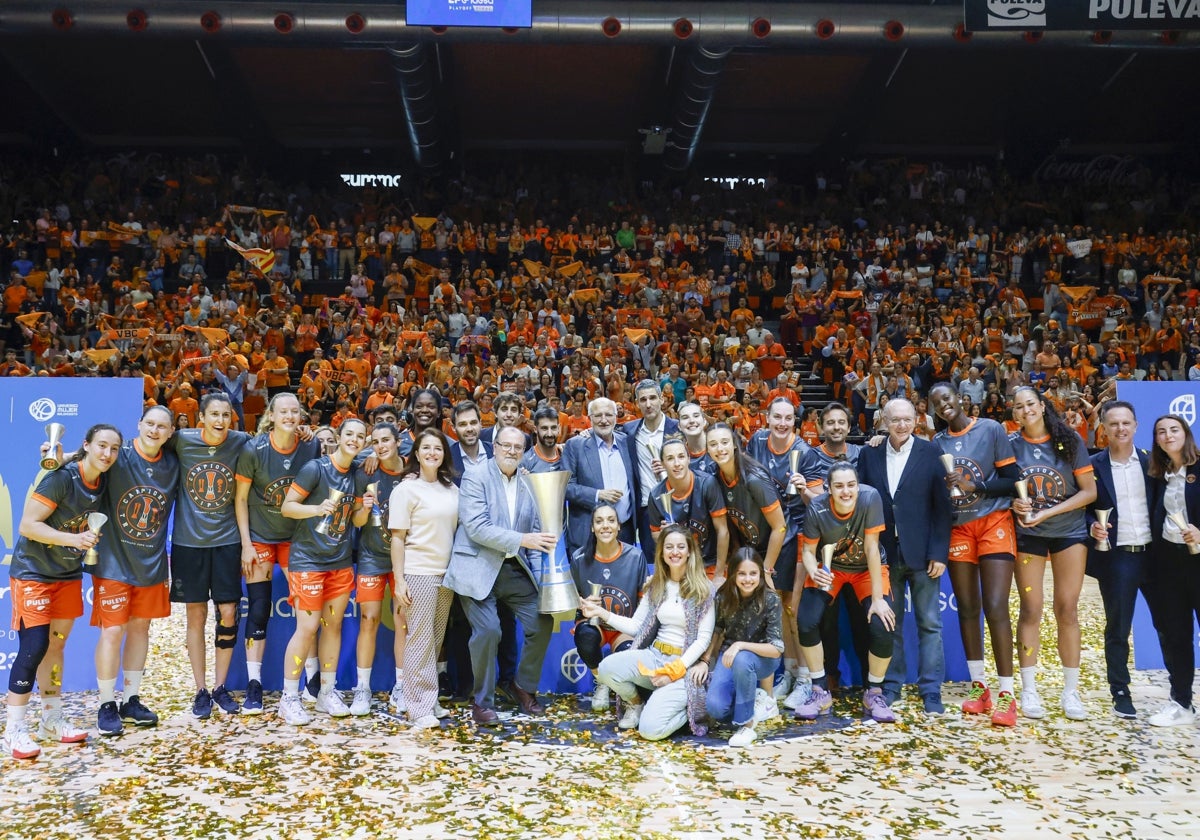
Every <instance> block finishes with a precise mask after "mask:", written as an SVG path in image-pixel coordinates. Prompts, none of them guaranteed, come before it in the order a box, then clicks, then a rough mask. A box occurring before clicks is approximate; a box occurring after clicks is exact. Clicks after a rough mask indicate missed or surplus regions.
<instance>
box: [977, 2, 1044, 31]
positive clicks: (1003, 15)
mask: <svg viewBox="0 0 1200 840" xmlns="http://www.w3.org/2000/svg"><path fill="white" fill-rule="evenodd" d="M987 10H988V26H1012V27H1019V28H1021V29H1029V28H1031V27H1038V26H1045V25H1046V0H987Z"/></svg>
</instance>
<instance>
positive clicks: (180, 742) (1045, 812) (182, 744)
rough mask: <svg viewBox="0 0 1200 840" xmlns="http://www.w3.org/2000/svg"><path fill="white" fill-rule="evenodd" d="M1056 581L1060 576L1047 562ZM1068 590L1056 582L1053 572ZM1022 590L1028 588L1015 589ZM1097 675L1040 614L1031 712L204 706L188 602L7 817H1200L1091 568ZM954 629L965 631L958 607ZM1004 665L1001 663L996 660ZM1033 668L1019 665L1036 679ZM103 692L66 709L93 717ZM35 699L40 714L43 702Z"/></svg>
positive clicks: (3, 785) (1155, 675)
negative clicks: (1151, 717)
mask: <svg viewBox="0 0 1200 840" xmlns="http://www.w3.org/2000/svg"><path fill="white" fill-rule="evenodd" d="M1047 583H1048V582H1047ZM1048 590H1049V585H1048ZM1016 601H1017V599H1016V597H1015V592H1014V597H1013V607H1014V610H1015V608H1016ZM1080 620H1081V624H1082V629H1083V638H1084V661H1083V689H1084V690H1083V694H1084V700H1085V703H1086V704H1087V706H1088V710H1089V711H1090V712H1091V718H1090V719H1089V720H1087V721H1084V722H1078V723H1075V722H1071V721H1068V720H1066V719H1065V718H1064V717H1063V716H1062V714H1061V712H1059V710H1058V708H1057V707H1058V704H1057V702H1056V701H1057V697H1058V693H1059V691H1060V690H1061V676H1060V674H1059V669H1058V665H1057V654H1056V652H1055V638H1054V625H1053V620H1052V618H1048V619H1047V620H1046V621H1044V622H1043V625H1042V634H1041V650H1040V654H1041V660H1042V666H1041V677H1040V685H1041V689H1042V694H1043V696H1044V697H1045V698H1046V706H1047V709H1048V713H1047V717H1046V718H1045V719H1043V720H1039V721H1031V720H1027V719H1020V720H1019V722H1018V725H1017V727H1016V728H1015V729H1000V728H995V727H992V726H991V724H990V722H989V721H988V720H987V719H985V718H982V717H972V718H965V717H963V716H962V715H961V714H960V713H959V712H958V711H957V708H958V704H959V703H960V702H961V701H962V699H963V698H964V697H965V695H966V689H967V686H966V685H965V684H955V685H948V686H946V691H945V693H944V699H945V701H946V706H947V708H948V709H950V710H951V711H950V712H949V713H948V714H946V715H944V716H941V717H936V718H927V717H925V716H924V715H923V714H921V712H920V701H919V699H918V698H917V697H915V696H907V697H906V698H905V699H904V701H903V703H902V704H901V705H900V707H899V708H898V711H899V714H900V720H899V722H898V723H897V724H895V725H875V724H872V723H868V722H864V721H863V720H862V718H861V704H860V701H859V699H858V697H857V696H847V697H844V698H842V699H840V700H839V701H838V703H837V704H836V705H835V709H834V711H835V715H836V717H835V718H834V720H832V721H829V722H822V723H821V724H818V725H816V726H813V725H812V724H800V723H793V722H791V721H783V720H780V721H775V722H772V723H769V724H765V725H763V726H761V727H760V735H762V736H763V738H764V740H763V741H761V742H760V743H758V744H756V745H755V746H754V747H753V748H751V749H748V750H731V749H728V748H727V747H726V746H725V744H724V740H723V737H727V735H728V733H717V736H718V737H715V738H709V739H704V740H696V739H692V738H690V737H689V738H684V737H680V738H677V739H675V740H669V741H666V742H663V743H657V744H650V743H645V742H642V741H640V740H639V739H637V737H636V736H633V735H629V734H627V733H617V732H616V731H615V721H614V718H613V716H612V714H611V713H608V714H606V715H604V716H603V717H602V719H601V721H600V723H599V724H598V725H592V716H591V714H590V713H589V712H587V711H585V710H584V707H583V705H582V704H580V703H579V702H578V701H577V700H576V698H574V697H555V698H552V702H551V704H550V707H549V711H548V713H547V715H546V717H545V718H542V719H537V720H531V719H523V718H520V717H517V718H513V719H512V720H510V721H508V722H507V723H506V724H505V725H504V727H503V728H502V729H500V730H499V731H496V732H482V733H481V732H478V731H477V730H476V729H475V728H474V727H473V726H472V725H471V724H470V723H469V714H468V713H466V711H465V710H464V709H462V708H458V709H455V710H454V715H453V716H452V717H451V718H450V719H449V720H448V721H447V722H445V723H444V724H443V726H442V728H440V729H435V730H429V731H424V732H417V731H414V730H412V729H411V728H409V727H408V726H406V725H404V724H402V723H401V722H399V721H397V720H396V719H395V718H393V717H392V716H390V715H388V714H387V713H386V711H385V708H386V697H385V696H384V695H382V694H380V695H377V696H376V698H375V710H374V713H373V715H372V716H371V717H369V718H361V719H356V718H347V719H341V720H334V719H332V718H330V717H328V716H326V715H322V714H314V719H313V724H312V725H311V726H308V727H305V728H304V729H302V730H301V729H295V728H291V727H287V726H286V725H285V724H283V723H282V722H281V721H278V720H276V718H275V715H274V709H275V708H276V706H277V703H278V697H277V695H275V696H272V695H268V698H267V714H265V715H263V716H261V717H236V718H229V717H222V716H221V715H220V712H219V711H214V713H213V718H212V719H210V720H208V721H195V720H193V719H192V718H191V715H190V708H191V699H192V694H193V691H192V684H191V677H190V670H189V667H188V663H187V656H186V653H185V652H184V649H183V638H184V617H183V615H182V613H181V612H180V613H178V614H176V615H175V616H173V617H172V618H171V619H169V620H165V621H162V622H158V623H157V624H156V627H155V630H154V632H153V638H152V650H151V665H150V667H148V668H147V671H146V679H145V683H144V686H145V688H144V689H143V699H144V700H145V701H146V702H147V704H148V705H150V706H151V707H152V708H154V709H155V710H157V711H158V712H159V713H160V714H161V716H162V723H161V724H160V725H159V726H158V727H157V728H156V729H151V730H138V731H133V730H132V727H131V728H130V729H129V730H127V732H126V734H125V735H123V736H122V737H120V738H113V739H103V740H101V739H99V738H93V739H92V741H91V742H90V743H89V744H88V745H86V746H83V747H68V746H61V745H44V752H43V754H42V757H41V758H40V759H39V760H38V761H36V762H22V763H17V762H15V761H12V760H10V759H0V796H2V797H3V802H4V819H3V823H2V825H3V829H2V831H0V835H3V836H5V837H7V836H14V837H22V838H27V839H29V838H42V837H47V838H52V837H99V836H103V837H104V838H106V840H135V838H136V840H141V838H161V837H180V838H193V837H195V838H201V837H203V838H247V837H271V838H275V837H279V838H301V840H303V838H325V837H338V838H342V837H345V838H368V837H389V838H393V837H394V838H410V837H411V838H460V837H461V838H482V839H483V840H490V839H491V838H545V837H571V838H605V839H606V840H607V838H627V837H628V838H632V837H637V838H653V839H657V838H699V837H738V838H740V837H745V838H775V837H779V838H784V837H787V838H810V837H827V838H875V837H889V836H890V837H896V838H935V837H936V838H941V837H959V838H975V837H980V838H982V837H1028V836H1033V835H1035V834H1036V835H1039V836H1041V835H1046V836H1048V835H1057V836H1058V837H1061V838H1087V839H1088V840H1093V838H1105V837H1113V838H1116V837H1122V838H1124V837H1130V836H1133V837H1195V836H1197V835H1198V834H1200V798H1198V797H1197V793H1200V782H1197V780H1196V779H1197V775H1198V773H1197V771H1200V731H1198V730H1197V728H1195V727H1179V728H1174V729H1165V730H1160V729H1154V728H1152V727H1150V726H1149V725H1148V724H1147V723H1146V722H1145V717H1146V715H1147V713H1148V712H1150V711H1152V710H1154V709H1156V708H1158V707H1159V706H1160V705H1161V704H1162V703H1163V702H1164V701H1165V699H1166V696H1167V689H1166V681H1165V675H1164V674H1163V673H1161V672H1150V673H1147V672H1134V685H1133V687H1132V690H1133V696H1134V700H1135V702H1136V703H1137V704H1138V708H1139V712H1140V713H1141V715H1142V717H1141V719H1139V720H1137V721H1133V722H1124V721H1119V720H1117V719H1116V718H1114V717H1113V716H1112V715H1111V712H1110V710H1109V704H1108V692H1107V686H1106V685H1105V681H1104V664H1103V650H1102V649H1103V645H1102V631H1103V617H1102V615H1101V612H1100V606H1099V596H1098V594H1097V592H1096V589H1095V585H1094V582H1093V581H1091V580H1090V579H1089V581H1088V585H1087V588H1086V589H1085V598H1084V603H1083V604H1082V605H1081V610H1080ZM946 629H947V632H957V629H956V628H953V627H948V628H946ZM989 673H994V669H993V668H992V667H990V665H989ZM1018 687H1019V686H1018ZM96 708H97V699H96V696H95V694H88V695H78V694H74V695H69V696H68V697H67V698H66V711H67V714H68V716H69V717H71V718H72V719H73V720H74V721H75V722H76V723H77V724H87V725H92V726H94V722H95V713H96ZM36 709H37V703H36V701H35V703H34V706H33V710H32V711H31V718H32V719H34V720H36V715H37V711H36Z"/></svg>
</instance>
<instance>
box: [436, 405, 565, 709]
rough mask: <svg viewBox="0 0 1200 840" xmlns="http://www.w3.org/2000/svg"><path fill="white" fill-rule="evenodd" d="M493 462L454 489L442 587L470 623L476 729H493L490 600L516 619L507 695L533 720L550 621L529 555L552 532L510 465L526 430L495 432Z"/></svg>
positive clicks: (553, 537) (550, 541)
mask: <svg viewBox="0 0 1200 840" xmlns="http://www.w3.org/2000/svg"><path fill="white" fill-rule="evenodd" d="M494 451H495V457H494V458H493V459H491V460H489V461H487V462H485V463H483V464H480V465H479V466H477V467H475V468H474V469H471V470H468V471H467V474H466V475H464V476H463V479H462V488H461V490H460V491H459V504H458V530H457V531H456V532H455V534H454V547H453V548H452V549H451V552H450V565H449V567H448V568H447V569H446V577H445V580H444V582H443V586H445V587H446V588H447V589H450V590H452V591H454V592H457V593H458V594H459V595H460V596H462V597H461V601H462V606H463V610H464V611H465V612H466V614H467V620H468V621H469V622H470V624H471V641H470V647H471V670H472V671H473V672H474V675H475V688H474V700H473V703H472V705H471V716H472V717H473V718H474V720H475V723H476V724H478V725H480V726H495V725H496V724H497V723H499V721H500V717H499V715H497V714H496V709H495V705H496V698H495V694H496V650H497V647H498V646H499V644H500V619H499V617H498V616H497V614H496V605H497V603H504V604H505V605H507V606H508V608H509V609H510V610H512V612H513V614H514V615H515V616H516V617H517V618H518V619H519V620H520V622H521V627H522V629H523V630H524V631H525V647H524V649H523V650H522V651H521V662H520V665H519V666H518V668H517V679H516V682H515V683H514V685H513V692H514V693H515V694H516V696H517V702H518V703H519V704H520V706H521V710H522V711H524V712H525V713H526V714H529V715H539V714H541V713H542V712H544V711H545V708H544V707H543V706H542V705H541V704H540V703H539V702H538V700H537V685H538V681H539V680H540V678H541V675H542V660H543V659H544V658H545V656H546V647H547V645H549V643H550V634H551V632H552V631H553V629H554V621H553V619H552V618H551V617H550V616H548V615H541V614H539V613H538V587H537V582H536V581H535V579H534V576H533V571H532V569H531V568H530V565H529V557H528V552H529V551H553V550H554V547H555V544H556V543H557V542H558V535H557V534H548V533H543V532H541V531H540V530H539V528H540V527H541V523H540V520H539V518H538V512H537V507H536V505H535V504H534V501H533V495H532V494H531V493H530V491H529V486H528V484H526V482H525V481H524V479H523V478H522V477H521V476H520V475H519V474H518V472H517V467H518V465H519V464H520V463H521V456H522V455H523V454H524V452H525V433H524V432H522V431H521V430H520V429H518V428H515V427H512V426H508V427H505V428H504V429H501V430H500V432H498V433H497V435H496V443H495V450H494Z"/></svg>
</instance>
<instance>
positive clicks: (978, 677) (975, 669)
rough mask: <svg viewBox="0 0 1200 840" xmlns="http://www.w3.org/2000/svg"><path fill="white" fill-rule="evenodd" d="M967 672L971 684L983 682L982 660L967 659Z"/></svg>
mask: <svg viewBox="0 0 1200 840" xmlns="http://www.w3.org/2000/svg"><path fill="white" fill-rule="evenodd" d="M967 671H968V672H969V673H970V674H971V682H977V683H981V682H983V675H984V671H983V660H982V659H968V660H967ZM985 685H986V683H985Z"/></svg>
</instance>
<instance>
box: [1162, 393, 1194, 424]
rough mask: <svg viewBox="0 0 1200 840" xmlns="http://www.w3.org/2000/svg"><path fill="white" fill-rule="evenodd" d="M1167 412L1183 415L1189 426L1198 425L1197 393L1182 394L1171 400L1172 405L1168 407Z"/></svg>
mask: <svg viewBox="0 0 1200 840" xmlns="http://www.w3.org/2000/svg"><path fill="white" fill-rule="evenodd" d="M1167 414H1174V415H1176V416H1178V417H1182V418H1183V419H1184V420H1186V421H1187V424H1188V425H1189V426H1194V425H1196V395H1195V394H1181V395H1179V396H1178V397H1176V398H1175V399H1173V400H1171V405H1170V406H1169V407H1168V408H1167Z"/></svg>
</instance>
